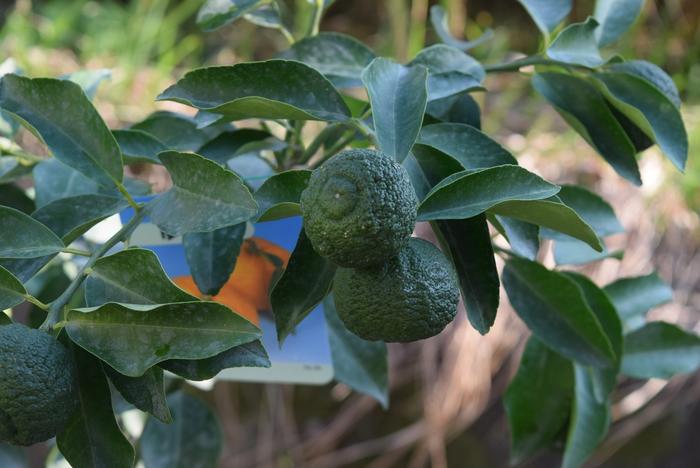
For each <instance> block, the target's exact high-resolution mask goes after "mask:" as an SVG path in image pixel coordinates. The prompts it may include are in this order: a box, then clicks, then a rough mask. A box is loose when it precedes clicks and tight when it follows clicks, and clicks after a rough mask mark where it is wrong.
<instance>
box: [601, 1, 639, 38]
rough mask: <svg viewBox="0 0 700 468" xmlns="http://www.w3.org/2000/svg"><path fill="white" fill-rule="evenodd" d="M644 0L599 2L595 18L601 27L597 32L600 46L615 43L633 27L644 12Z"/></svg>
mask: <svg viewBox="0 0 700 468" xmlns="http://www.w3.org/2000/svg"><path fill="white" fill-rule="evenodd" d="M642 5H644V0H597V1H596V3H595V12H594V13H593V16H594V17H595V19H596V20H598V23H600V27H599V28H598V30H597V31H596V34H595V36H596V39H597V40H598V45H600V46H601V47H602V46H606V45H608V44H611V43H613V42H615V41H616V40H617V39H618V38H619V37H620V36H622V34H623V33H624V32H625V31H627V30H628V29H629V27H630V26H632V23H634V20H636V19H637V17H638V16H639V12H640V11H641V10H642Z"/></svg>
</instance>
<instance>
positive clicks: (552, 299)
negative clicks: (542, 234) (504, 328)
mask: <svg viewBox="0 0 700 468" xmlns="http://www.w3.org/2000/svg"><path fill="white" fill-rule="evenodd" d="M502 278H503V285H504V286H505V289H506V292H507V293H508V298H509V299H510V303H511V304H512V306H513V308H514V309H515V311H516V312H517V313H518V315H519V316H520V318H522V319H523V321H524V322H525V324H526V325H527V326H528V328H530V330H532V333H533V334H534V335H535V336H536V337H537V338H538V339H539V340H541V341H542V342H543V343H544V344H545V345H547V346H549V347H551V348H552V349H554V350H555V351H557V352H558V353H559V354H561V355H562V356H565V357H567V358H569V359H572V360H575V361H577V362H579V363H581V364H584V365H591V366H595V367H607V366H610V365H611V364H612V363H613V362H614V361H615V353H614V350H613V349H612V346H611V344H610V340H608V338H607V336H606V335H605V332H604V331H603V329H602V327H601V324H600V322H599V321H598V319H597V317H596V315H595V313H594V312H593V311H592V310H591V308H590V307H589V305H588V303H587V302H586V299H585V298H584V296H583V293H582V291H581V289H580V288H579V287H578V286H577V285H576V283H574V282H573V281H572V280H571V279H569V278H568V277H566V276H564V275H563V274H561V273H558V272H556V271H550V270H547V269H546V268H545V267H544V266H542V265H540V264H539V263H536V262H532V261H529V260H525V259H520V258H511V259H510V260H509V261H508V262H507V263H506V267H505V269H504V270H503V277H502Z"/></svg>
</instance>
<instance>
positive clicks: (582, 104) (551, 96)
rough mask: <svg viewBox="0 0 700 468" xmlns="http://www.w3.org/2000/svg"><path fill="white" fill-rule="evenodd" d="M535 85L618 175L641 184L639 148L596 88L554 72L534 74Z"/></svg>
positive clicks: (582, 80)
mask: <svg viewBox="0 0 700 468" xmlns="http://www.w3.org/2000/svg"><path fill="white" fill-rule="evenodd" d="M532 85H533V86H534V88H535V90H537V92H538V93H540V94H541V95H543V96H544V97H545V98H546V99H547V100H548V101H549V102H550V104H552V106H554V108H555V109H556V110H557V112H559V113H560V114H561V116H562V117H563V118H564V119H565V120H566V121H567V122H569V124H570V125H571V126H572V127H573V128H574V130H576V131H577V132H578V133H579V135H581V136H582V137H583V138H584V139H585V140H586V141H587V142H588V143H589V144H590V145H591V146H592V147H593V148H595V149H596V151H598V153H599V154H600V155H601V156H603V158H605V160H606V161H607V162H608V163H609V164H610V165H611V166H612V167H613V168H614V169H615V171H617V173H618V174H620V175H621V176H622V177H624V178H625V179H627V180H629V181H630V182H632V183H634V184H636V185H641V183H642V179H641V176H640V175H639V168H638V167H637V159H636V157H635V154H636V149H635V147H634V145H633V144H632V142H631V141H630V139H629V137H628V136H627V134H626V133H625V130H624V129H623V128H622V126H621V125H620V124H619V122H618V121H617V119H616V118H615V116H614V115H613V113H612V111H611V110H610V108H609V107H608V104H607V103H606V101H605V99H604V98H603V95H602V94H601V93H600V92H599V91H598V90H597V89H596V88H595V86H593V85H592V84H591V83H589V82H588V81H586V80H584V79H583V78H579V77H576V76H573V75H568V74H564V73H552V72H547V73H538V74H536V75H534V76H533V77H532Z"/></svg>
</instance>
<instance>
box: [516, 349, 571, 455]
mask: <svg viewBox="0 0 700 468" xmlns="http://www.w3.org/2000/svg"><path fill="white" fill-rule="evenodd" d="M573 389H574V374H573V369H572V366H571V362H570V361H568V360H567V359H564V358H563V357H561V356H560V355H558V354H557V353H555V352H554V351H552V350H551V349H549V348H548V347H546V346H545V345H544V344H542V342H541V341H539V340H538V339H537V338H535V337H534V336H531V337H530V339H529V340H528V341H527V346H526V347H525V352H524V353H523V356H522V358H521V360H520V367H519V368H518V373H517V374H516V375H515V378H514V379H513V381H512V382H511V383H510V385H509V386H508V390H507V391H506V393H505V395H504V398H503V403H504V404H505V408H506V414H507V415H508V425H509V426H510V433H511V463H512V464H514V465H515V464H520V463H522V462H523V461H525V460H526V459H528V458H530V457H531V456H533V455H535V454H536V453H537V452H539V451H540V450H542V449H545V448H547V447H549V446H550V445H551V444H552V443H553V442H554V441H555V440H556V438H557V436H558V435H559V433H560V432H561V430H562V429H563V428H564V425H565V424H566V421H567V419H568V417H569V411H570V408H571V394H572V392H573Z"/></svg>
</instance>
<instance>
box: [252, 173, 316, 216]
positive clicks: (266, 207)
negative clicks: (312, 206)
mask: <svg viewBox="0 0 700 468" xmlns="http://www.w3.org/2000/svg"><path fill="white" fill-rule="evenodd" d="M309 177H311V171H308V170H303V169H302V170H296V171H286V172H280V173H279V174H275V175H274V176H272V177H270V178H269V179H267V180H266V181H265V182H264V183H263V184H262V186H260V188H259V189H258V190H256V192H255V201H256V202H258V218H257V220H258V221H272V220H275V219H281V218H287V217H289V216H296V215H300V214H301V208H300V207H299V200H300V198H301V192H303V191H304V189H305V188H306V185H307V184H308V183H309Z"/></svg>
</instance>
